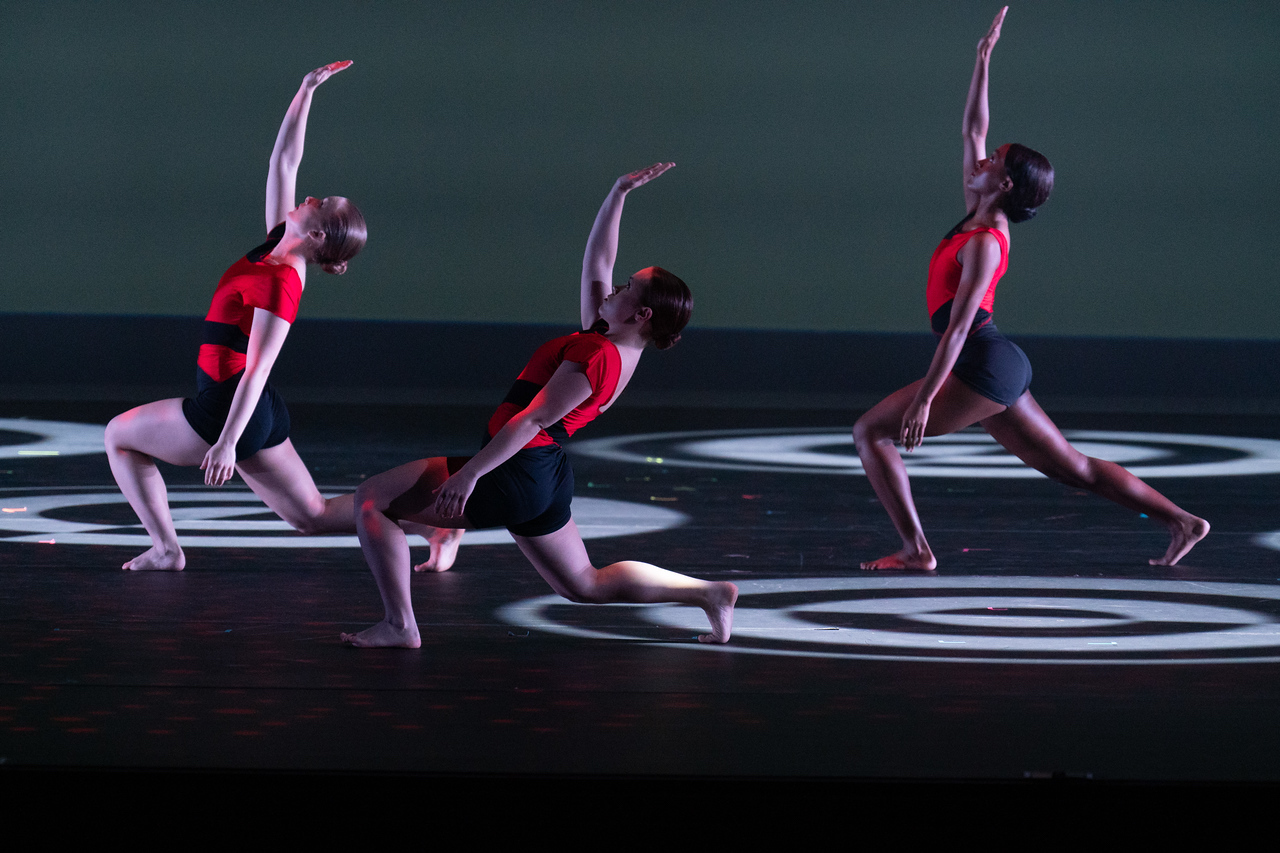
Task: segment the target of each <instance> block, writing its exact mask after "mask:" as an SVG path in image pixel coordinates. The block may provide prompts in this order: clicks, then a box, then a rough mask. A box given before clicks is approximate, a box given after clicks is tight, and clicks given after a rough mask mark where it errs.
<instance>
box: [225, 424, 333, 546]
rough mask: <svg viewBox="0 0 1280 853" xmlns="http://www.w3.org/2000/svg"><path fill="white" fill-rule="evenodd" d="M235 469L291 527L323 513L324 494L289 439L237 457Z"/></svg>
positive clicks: (255, 492)
mask: <svg viewBox="0 0 1280 853" xmlns="http://www.w3.org/2000/svg"><path fill="white" fill-rule="evenodd" d="M236 470H238V471H239V472H240V476H241V477H242V478H244V481H245V482H246V483H247V484H248V485H249V488H251V489H253V492H254V494H256V495H257V496H258V497H260V498H262V502H263V503H265V504H266V505H267V506H269V507H271V511H272V512H274V513H275V514H276V515H278V516H280V517H281V518H283V519H284V520H285V521H288V522H289V523H290V524H293V525H294V526H295V527H296V526H297V525H298V524H300V523H303V522H304V521H305V520H306V519H309V518H314V517H316V516H318V515H320V514H321V513H323V512H324V497H323V496H322V495H321V494H320V490H319V489H317V488H316V483H315V480H313V479H312V478H311V472H310V471H308V470H307V466H306V464H304V463H303V461H302V457H300V456H299V455H298V451H297V450H295V449H294V447H293V441H292V440H290V439H287V438H286V439H285V440H284V441H283V442H281V443H280V444H277V445H275V446H273V447H264V448H262V449H261V450H259V451H258V452H257V453H255V454H253V455H252V456H250V457H249V458H248V459H242V460H240V461H239V462H237V463H236Z"/></svg>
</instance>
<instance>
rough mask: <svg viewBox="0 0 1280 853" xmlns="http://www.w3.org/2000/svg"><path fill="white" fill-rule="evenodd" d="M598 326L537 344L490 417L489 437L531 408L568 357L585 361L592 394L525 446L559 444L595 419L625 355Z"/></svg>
mask: <svg viewBox="0 0 1280 853" xmlns="http://www.w3.org/2000/svg"><path fill="white" fill-rule="evenodd" d="M598 329H599V327H593V328H592V329H590V330H589V331H583V332H575V333H574V334H572V335H565V336H564V337H561V338H555V339H553V340H550V341H547V342H546V343H545V344H543V345H542V346H540V347H538V349H537V351H536V352H534V354H533V357H532V358H530V359H529V363H528V364H527V365H526V366H525V368H524V370H522V371H520V376H519V378H517V379H516V381H515V384H514V385H512V386H511V390H510V391H508V392H507V396H506V398H505V399H504V400H503V401H502V405H500V406H499V407H498V410H497V411H496V412H494V413H493V417H491V418H490V419H489V427H488V432H489V437H490V438H492V437H493V436H495V435H497V434H498V430H500V429H502V427H503V426H504V425H505V424H506V423H507V421H509V420H511V419H512V418H513V417H515V416H516V415H517V414H519V413H520V412H522V411H524V410H525V409H526V408H528V406H529V404H530V403H532V402H533V398H534V397H536V396H537V395H538V392H539V391H541V390H542V389H543V387H544V386H546V384H547V383H548V382H550V381H551V377H552V375H554V374H555V372H556V370H557V368H559V367H560V365H561V364H563V363H564V362H566V361H572V362H574V363H576V364H581V365H582V367H583V370H584V372H585V373H586V376H587V381H588V382H590V383H591V394H590V396H588V397H587V399H585V400H583V401H582V402H581V403H579V404H578V406H577V407H575V408H574V409H573V411H571V412H569V414H567V415H565V416H564V417H563V418H561V419H560V420H559V421H557V422H556V423H554V424H552V425H551V426H549V427H547V428H546V429H543V430H539V431H538V434H537V435H535V436H534V437H533V439H532V440H531V441H530V442H529V443H528V444H526V445H525V447H526V448H528V447H543V446H546V445H549V444H556V443H557V442H558V441H562V440H564V439H566V438H568V437H569V436H571V435H573V434H574V433H575V432H577V431H578V430H580V429H582V427H584V426H586V425H587V424H589V423H591V421H593V420H595V419H596V417H597V416H598V415H599V414H600V407H601V406H604V405H607V404H608V403H609V401H610V400H612V399H613V395H614V392H615V391H616V390H617V388H618V379H619V378H620V377H621V376H622V356H621V355H620V354H619V353H618V348H617V347H616V346H614V344H613V341H611V340H609V339H608V338H607V337H605V335H604V333H603V331H599V330H598Z"/></svg>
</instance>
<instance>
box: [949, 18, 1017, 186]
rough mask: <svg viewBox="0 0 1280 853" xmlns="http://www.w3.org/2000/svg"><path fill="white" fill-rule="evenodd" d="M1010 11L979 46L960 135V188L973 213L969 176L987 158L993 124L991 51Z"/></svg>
mask: <svg viewBox="0 0 1280 853" xmlns="http://www.w3.org/2000/svg"><path fill="white" fill-rule="evenodd" d="M1008 11H1009V7H1008V6H1005V7H1004V8H1003V9H1001V10H1000V11H999V12H997V13H996V17H995V20H994V21H992V22H991V29H989V30H987V34H986V35H985V36H983V37H982V41H980V42H978V58H977V59H976V60H975V61H974V63H973V79H972V80H970V81H969V96H968V98H966V99H965V102H964V123H963V126H962V127H961V130H960V132H961V135H962V136H963V141H964V172H963V173H962V174H961V175H960V180H961V186H965V191H964V204H965V209H966V210H969V211H972V210H973V209H974V208H975V207H977V206H978V196H977V194H975V193H972V192H970V191H969V189H968V187H967V184H968V181H969V176H970V175H972V174H973V170H974V167H975V166H977V165H978V161H979V160H985V159H986V157H987V126H988V125H989V124H990V122H991V106H990V104H989V103H988V101H987V78H988V76H989V74H988V72H989V68H990V65H991V51H992V49H993V48H994V47H995V46H996V42H997V41H999V40H1000V25H1001V24H1003V23H1004V14H1005V12H1008Z"/></svg>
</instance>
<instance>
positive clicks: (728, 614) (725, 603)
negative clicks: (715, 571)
mask: <svg viewBox="0 0 1280 853" xmlns="http://www.w3.org/2000/svg"><path fill="white" fill-rule="evenodd" d="M708 599H709V601H708V602H707V606H706V607H704V608H702V609H703V610H705V611H706V613H707V618H708V619H710V620H711V633H710V634H699V635H698V642H699V643H727V642H729V634H730V633H732V632H733V606H734V605H735V604H737V603H738V587H737V586H736V585H735V584H731V583H729V582H728V581H719V582H717V583H713V584H711V594H710V595H709V596H708Z"/></svg>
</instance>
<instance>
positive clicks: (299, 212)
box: [284, 196, 335, 236]
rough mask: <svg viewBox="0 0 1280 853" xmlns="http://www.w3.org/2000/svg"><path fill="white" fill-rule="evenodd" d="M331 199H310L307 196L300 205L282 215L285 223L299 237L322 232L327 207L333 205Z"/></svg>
mask: <svg viewBox="0 0 1280 853" xmlns="http://www.w3.org/2000/svg"><path fill="white" fill-rule="evenodd" d="M334 201H335V200H334V199H333V198H323V199H319V198H312V197H311V196H307V197H306V199H305V200H304V201H303V202H302V204H300V205H298V206H297V207H295V208H294V209H293V210H291V211H289V212H288V213H286V214H285V215H284V218H285V221H286V222H288V223H290V224H291V225H292V226H293V230H294V232H295V233H296V234H298V235H299V236H301V235H304V234H307V233H310V232H312V231H321V232H323V231H324V226H323V219H324V216H325V214H326V213H328V212H329V211H328V207H327V206H331V205H332V204H333V203H334Z"/></svg>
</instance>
